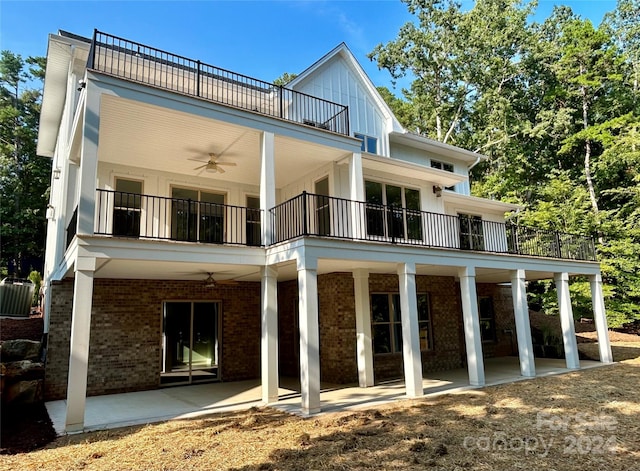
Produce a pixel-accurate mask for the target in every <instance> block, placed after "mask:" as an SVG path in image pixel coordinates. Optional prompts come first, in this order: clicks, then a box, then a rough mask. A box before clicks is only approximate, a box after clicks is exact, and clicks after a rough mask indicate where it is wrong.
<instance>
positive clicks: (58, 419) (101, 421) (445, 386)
mask: <svg viewBox="0 0 640 471" xmlns="http://www.w3.org/2000/svg"><path fill="white" fill-rule="evenodd" d="M600 365H602V364H601V363H600V362H597V361H585V360H582V361H581V362H580V366H581V368H583V369H584V368H593V367H597V366H600ZM536 370H537V376H538V377H540V376H549V375H555V374H562V373H567V372H570V371H571V370H568V369H567V368H566V365H565V361H564V360H551V359H542V358H536ZM485 373H486V383H487V386H489V385H495V384H502V383H511V382H514V381H519V380H523V379H528V378H524V377H522V376H520V370H519V363H518V358H517V357H500V358H493V359H488V360H486V361H485ZM428 376H429V377H428V378H425V379H424V380H423V387H424V393H425V395H426V396H435V395H439V394H445V393H453V392H456V391H461V390H466V389H476V388H475V387H473V386H469V382H468V376H467V370H466V369H464V368H460V369H456V370H449V371H444V372H440V373H430V374H428ZM280 384H281V387H280V389H279V396H280V400H279V401H278V403H277V404H274V405H273V406H274V407H275V408H277V409H280V410H283V411H286V412H289V413H293V414H300V393H299V391H298V389H299V386H298V384H297V381H296V380H295V379H293V378H281V380H280ZM260 394H261V391H260V381H259V380H251V381H238V382H230V383H209V384H200V385H193V386H179V387H168V388H162V389H156V390H152V391H140V392H133V393H124V394H111V395H106V396H95V397H88V398H87V403H86V412H85V431H91V430H104V429H111V428H117V427H123V426H129V425H137V424H147V423H153V422H161V421H165V420H174V419H190V418H195V417H200V416H203V415H207V414H212V413H216V412H229V411H236V410H246V409H249V408H251V407H254V406H261V405H262V403H261V399H260ZM320 399H321V402H322V412H321V414H322V413H328V412H339V411H343V410H350V409H355V408H363V407H369V406H371V405H373V404H381V403H386V402H391V401H395V400H401V399H406V396H405V390H404V381H402V380H398V381H390V382H386V383H383V384H379V385H376V386H373V387H371V388H359V387H357V386H354V385H346V386H345V385H331V384H322V391H321V394H320ZM46 407H47V411H48V412H49V417H50V418H51V421H52V422H53V426H54V428H55V430H56V432H57V433H58V434H64V421H65V412H66V401H64V400H60V401H51V402H47V403H46Z"/></svg>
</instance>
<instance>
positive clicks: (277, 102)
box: [87, 30, 349, 136]
mask: <svg viewBox="0 0 640 471" xmlns="http://www.w3.org/2000/svg"><path fill="white" fill-rule="evenodd" d="M87 67H88V68H90V69H93V70H96V71H99V72H103V73H106V74H110V75H114V76H116V77H120V78H124V79H127V80H132V81H135V82H139V83H143V84H145V85H151V86H153V87H158V88H162V89H165V90H170V91H172V92H178V93H182V94H185V95H190V96H195V97H198V98H201V99H204V100H207V101H211V102H215V103H221V104H224V105H228V106H233V107H235V108H240V109H243V110H248V111H252V112H256V113H260V114H263V115H267V116H271V117H275V118H280V119H285V120H287V121H292V122H295V123H299V124H305V125H307V126H313V127H316V128H320V129H324V130H327V131H332V132H335V133H339V134H344V135H346V136H348V135H349V109H348V107H347V106H344V105H340V104H338V103H333V102H330V101H327V100H323V99H321V98H317V97H313V96H311V95H306V94H304V93H300V92H296V91H293V90H291V89H289V88H286V87H283V86H280V85H275V84H273V83H269V82H265V81H262V80H258V79H254V78H251V77H248V76H245V75H242V74H237V73H235V72H230V71H228V70H225V69H221V68H219V67H215V66H212V65H208V64H205V63H203V62H200V61H199V60H194V59H189V58H186V57H183V56H179V55H177V54H172V53H170V52H166V51H162V50H160V49H156V48H152V47H149V46H145V45H144V44H140V43H137V42H134V41H130V40H128V39H124V38H120V37H117V36H112V35H110V34H107V33H102V32H100V31H97V30H95V31H94V35H93V40H92V43H91V49H90V51H89V59H88V63H87Z"/></svg>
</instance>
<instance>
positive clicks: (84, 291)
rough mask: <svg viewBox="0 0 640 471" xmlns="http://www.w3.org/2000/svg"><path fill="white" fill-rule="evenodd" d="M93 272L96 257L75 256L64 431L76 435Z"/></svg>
mask: <svg viewBox="0 0 640 471" xmlns="http://www.w3.org/2000/svg"><path fill="white" fill-rule="evenodd" d="M95 269H96V259H95V258H89V257H78V258H77V259H76V263H75V283H74V288H73V312H72V315H71V339H70V352H69V378H68V383H67V416H66V421H65V431H67V432H79V431H82V429H83V427H84V407H85V401H86V397H87V371H88V366H89V337H90V331H91V306H92V304H93V303H92V298H93V273H94V271H95Z"/></svg>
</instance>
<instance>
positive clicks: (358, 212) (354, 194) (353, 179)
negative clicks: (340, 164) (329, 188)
mask: <svg viewBox="0 0 640 471" xmlns="http://www.w3.org/2000/svg"><path fill="white" fill-rule="evenodd" d="M349 191H350V193H349V199H350V200H351V201H353V203H351V205H352V210H351V221H350V222H351V235H352V237H354V238H356V239H361V238H363V237H364V235H365V230H364V227H365V226H364V224H365V211H364V210H365V208H364V207H363V205H362V204H361V203H360V204H359V203H357V202H358V201H364V200H365V194H364V177H363V176H362V154H361V153H360V152H354V153H353V155H352V156H351V160H350V161H349Z"/></svg>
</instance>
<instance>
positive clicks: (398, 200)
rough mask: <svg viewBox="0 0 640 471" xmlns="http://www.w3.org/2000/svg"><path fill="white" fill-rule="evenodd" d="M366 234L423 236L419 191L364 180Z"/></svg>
mask: <svg viewBox="0 0 640 471" xmlns="http://www.w3.org/2000/svg"><path fill="white" fill-rule="evenodd" d="M364 186H365V197H366V200H367V209H366V215H367V234H368V235H370V236H371V235H373V236H380V237H389V238H391V239H396V238H398V239H413V240H420V239H422V217H421V214H420V192H419V191H418V190H414V189H412V188H403V187H400V186H395V185H387V184H384V183H379V182H372V181H365V182H364Z"/></svg>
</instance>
